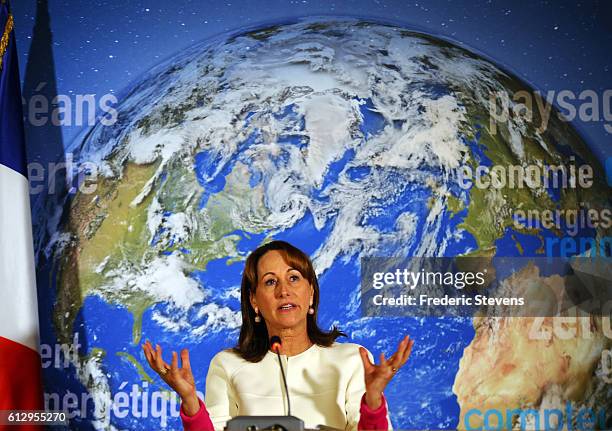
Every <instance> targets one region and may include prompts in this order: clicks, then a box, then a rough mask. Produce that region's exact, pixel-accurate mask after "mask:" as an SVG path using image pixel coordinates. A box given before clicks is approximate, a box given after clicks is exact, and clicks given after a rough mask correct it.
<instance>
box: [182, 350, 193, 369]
mask: <svg viewBox="0 0 612 431" xmlns="http://www.w3.org/2000/svg"><path fill="white" fill-rule="evenodd" d="M181 364H182V365H183V368H184V369H185V370H187V371H191V363H190V362H189V351H188V350H187V349H183V350H181Z"/></svg>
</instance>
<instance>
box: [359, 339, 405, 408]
mask: <svg viewBox="0 0 612 431" xmlns="http://www.w3.org/2000/svg"><path fill="white" fill-rule="evenodd" d="M413 345H414V340H411V339H410V337H409V336H408V335H406V336H405V337H404V338H403V339H402V341H400V343H399V346H398V347H397V351H396V352H395V353H394V354H393V355H391V356H390V357H389V359H385V354H384V353H381V354H380V361H379V362H380V363H379V364H378V365H376V364H373V363H372V362H371V361H370V358H369V357H368V352H367V350H366V349H364V348H363V347H361V348H359V354H360V355H361V361H362V362H363V370H364V374H365V386H366V403H367V405H368V407H370V408H372V409H377V408H378V407H379V406H380V403H381V402H382V395H381V394H382V392H383V391H384V390H385V388H386V387H387V384H388V383H389V382H390V381H391V379H392V378H393V377H394V376H395V374H396V373H397V371H398V370H399V369H400V368H401V367H402V366H403V365H404V364H405V363H406V361H408V357H410V352H411V351H412V346H413Z"/></svg>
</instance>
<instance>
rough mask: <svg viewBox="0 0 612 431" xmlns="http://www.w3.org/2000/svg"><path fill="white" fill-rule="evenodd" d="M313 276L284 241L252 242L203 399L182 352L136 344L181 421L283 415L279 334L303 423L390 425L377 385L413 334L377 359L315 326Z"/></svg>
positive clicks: (220, 422)
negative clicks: (231, 324)
mask: <svg viewBox="0 0 612 431" xmlns="http://www.w3.org/2000/svg"><path fill="white" fill-rule="evenodd" d="M318 306H319V284H318V282H317V277H316V274H315V271H314V268H313V266H312V262H311V261H310V259H309V258H308V256H307V255H306V254H304V253H303V252H302V251H301V250H299V249H297V248H295V247H294V246H292V245H291V244H289V243H287V242H284V241H273V242H270V243H267V244H265V245H263V246H260V247H259V248H257V249H256V250H255V251H253V252H252V253H251V254H250V255H249V257H248V258H247V261H246V264H245V269H244V273H243V275H242V285H241V310H242V327H241V329H240V338H239V341H238V345H237V346H236V347H234V348H233V349H231V350H225V351H222V352H219V353H217V354H216V355H215V356H214V358H213V359H212V361H211V363H210V367H209V370H208V375H207V377H206V392H205V394H206V395H205V401H204V402H203V401H202V400H199V399H198V397H197V395H196V387H195V381H194V378H193V374H192V372H191V366H190V362H189V353H188V352H187V350H186V349H184V350H183V351H182V352H181V361H182V367H179V361H178V355H177V353H176V352H172V362H171V364H170V365H169V364H168V363H166V362H164V360H163V358H162V349H161V347H160V346H159V345H157V346H156V347H155V348H153V345H152V344H151V343H150V342H149V341H147V342H146V343H145V344H143V346H142V348H143V350H144V354H145V356H146V358H147V361H148V362H149V365H150V366H151V368H153V369H154V370H155V371H156V372H157V373H158V374H159V375H160V376H161V378H162V380H164V381H165V382H166V383H167V384H168V385H169V386H170V387H171V388H172V389H174V390H175V391H176V392H177V393H178V394H179V396H180V397H181V401H182V406H181V418H182V420H183V426H184V428H185V429H186V430H196V429H197V430H207V431H208V430H210V431H212V430H213V429H223V427H224V426H225V424H226V422H227V421H228V420H229V419H231V418H232V417H234V416H238V415H284V414H287V411H286V409H285V407H286V403H285V393H284V386H283V384H282V376H281V374H280V369H279V364H278V358H277V356H276V354H275V353H273V352H272V351H270V343H269V340H270V337H272V336H279V337H280V339H281V341H282V347H281V348H280V352H281V354H282V356H281V358H282V360H283V363H284V368H285V370H286V371H285V372H286V374H287V385H288V388H289V393H290V399H289V400H290V402H291V414H292V415H293V416H297V417H299V418H300V419H302V420H303V421H304V422H305V424H306V427H307V428H308V427H310V428H314V427H315V426H316V425H319V424H322V425H326V426H330V427H334V428H340V429H347V430H374V429H376V430H380V429H384V430H386V429H390V427H391V423H390V420H389V417H388V413H387V403H386V401H385V398H384V395H383V390H384V389H385V387H386V386H387V384H388V383H389V381H390V380H391V379H392V378H393V376H394V375H395V374H396V372H397V370H399V368H400V367H402V366H403V365H404V364H405V363H406V361H407V360H408V357H409V356H410V352H411V350H412V345H413V343H414V341H412V340H410V338H409V337H408V336H406V337H404V339H403V340H402V341H401V342H400V343H399V347H398V349H397V351H396V352H395V353H394V354H393V355H392V356H391V357H390V358H389V359H385V357H384V354H383V353H381V354H380V363H379V364H378V365H375V364H374V363H373V362H372V361H371V355H370V354H369V352H368V351H367V350H366V349H365V348H363V347H361V346H359V345H357V344H353V343H338V342H336V341H335V340H336V338H338V337H339V336H346V335H345V334H343V333H342V332H340V331H339V330H338V329H337V328H335V327H334V328H332V330H331V331H329V332H325V331H323V330H321V329H320V328H319V327H318V325H317V309H318Z"/></svg>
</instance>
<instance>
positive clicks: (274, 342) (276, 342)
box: [270, 335, 282, 353]
mask: <svg viewBox="0 0 612 431" xmlns="http://www.w3.org/2000/svg"><path fill="white" fill-rule="evenodd" d="M281 345H282V343H281V339H280V337H279V336H278V335H274V336H272V337H270V348H271V349H272V351H273V352H278V353H280V347H281Z"/></svg>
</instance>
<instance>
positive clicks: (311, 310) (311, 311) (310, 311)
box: [308, 304, 314, 315]
mask: <svg viewBox="0 0 612 431" xmlns="http://www.w3.org/2000/svg"><path fill="white" fill-rule="evenodd" d="M308 314H311V315H312V314H314V308H312V304H310V308H309V309H308Z"/></svg>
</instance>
